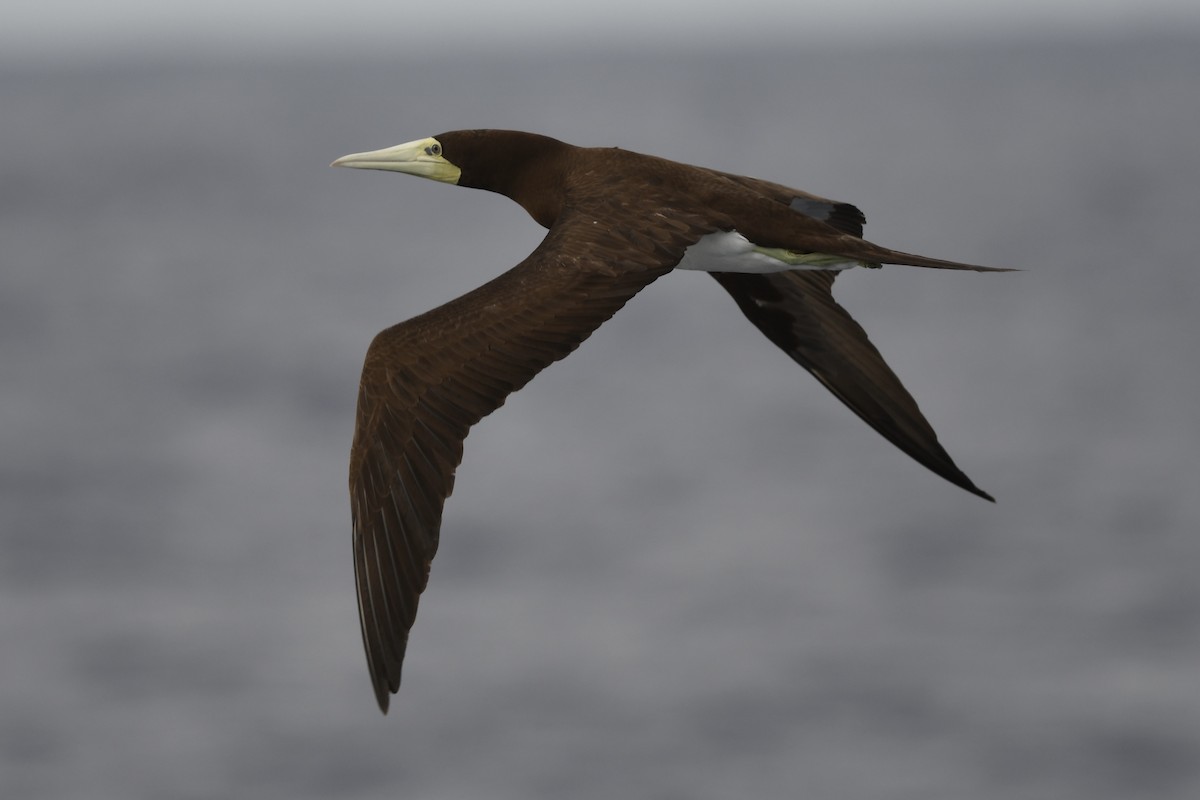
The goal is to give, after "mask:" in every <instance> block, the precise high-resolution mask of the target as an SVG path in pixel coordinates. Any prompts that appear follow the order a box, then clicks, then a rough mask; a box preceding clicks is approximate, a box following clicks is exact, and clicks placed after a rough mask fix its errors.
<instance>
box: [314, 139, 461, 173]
mask: <svg viewBox="0 0 1200 800" xmlns="http://www.w3.org/2000/svg"><path fill="white" fill-rule="evenodd" d="M330 166H331V167H354V168H355V169H382V170H387V171H389V172H406V173H408V174H409V175H419V176H421V177H422V178H429V179H430V180H434V181H442V182H443V183H458V178H459V176H460V175H461V174H462V170H460V169H459V168H458V167H456V166H455V165H454V164H452V163H451V162H449V161H447V160H446V158H445V157H444V156H443V155H442V144H441V142H439V141H438V140H437V139H433V138H429V139H418V140H417V141H415V142H405V143H404V144H398V145H396V146H395V147H388V148H385V149H383V150H372V151H370V152H367V153H351V154H350V155H348V156H342V157H341V158H339V159H338V160H337V161H334V162H333V163H332V164H330Z"/></svg>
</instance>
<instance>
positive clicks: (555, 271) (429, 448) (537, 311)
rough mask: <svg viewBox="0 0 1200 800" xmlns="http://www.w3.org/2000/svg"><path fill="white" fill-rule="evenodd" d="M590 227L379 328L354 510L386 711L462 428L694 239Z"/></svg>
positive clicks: (682, 230)
mask: <svg viewBox="0 0 1200 800" xmlns="http://www.w3.org/2000/svg"><path fill="white" fill-rule="evenodd" d="M596 219H603V216H601V215H587V216H584V215H583V214H581V213H579V212H572V211H570V210H568V211H566V212H564V214H563V217H562V218H560V220H559V221H558V222H557V223H556V224H555V225H554V226H553V227H552V228H551V230H550V232H549V233H548V234H547V235H546V238H545V239H544V240H543V241H542V243H541V244H540V245H539V246H538V248H537V249H536V250H535V251H534V252H533V253H531V254H530V256H529V257H528V258H526V259H525V260H524V261H523V262H521V263H520V264H519V265H517V266H516V267H514V268H513V269H511V270H509V271H508V272H506V273H504V274H503V275H501V276H499V277H497V278H496V279H494V280H492V281H491V282H489V283H487V284H484V285H483V286H481V287H479V288H478V289H475V290H474V291H472V292H469V293H468V294H465V295H463V296H462V297H459V298H457V299H455V300H452V301H450V302H449V303H446V304H445V305H443V306H440V307H438V308H436V309H433V310H432V311H429V312H427V313H425V314H422V315H420V316H418V317H415V318H413V319H411V320H408V321H407V322H403V323H400V324H399V325H396V326H394V327H392V328H388V329H387V330H385V331H383V332H382V333H380V334H379V335H378V336H377V337H376V338H375V340H374V341H373V342H372V343H371V346H370V348H369V350H368V351H367V356H366V363H365V364H364V366H363V374H362V381H361V383H360V386H359V396H358V414H357V421H356V426H355V432H354V442H353V446H352V448H351V455H350V499H351V513H352V516H353V526H354V569H355V579H356V582H357V585H358V602H359V614H360V620H361V623H362V633H363V644H364V646H365V647H366V651H367V662H368V665H369V668H370V672H371V681H372V683H373V685H374V688H375V696H376V699H377V700H378V701H379V706H380V708H381V709H382V710H383V711H384V712H386V711H387V706H388V695H389V692H395V691H396V690H397V689H398V688H399V685H400V667H401V663H402V661H403V659H404V651H405V647H406V644H407V641H408V632H409V629H410V628H411V627H412V624H413V620H414V619H415V616H416V611H417V600H418V597H419V596H420V594H421V592H422V591H423V590H424V589H425V586H426V583H427V581H428V578H429V567H430V563H431V561H432V559H433V556H434V553H435V552H436V551H437V546H438V531H439V528H440V525H441V519H442V506H443V504H444V502H445V499H446V497H447V496H448V495H449V494H450V491H451V489H452V488H453V485H454V471H455V468H456V467H457V466H458V464H459V462H460V461H461V460H462V453H463V439H464V438H465V437H466V435H467V432H468V430H469V429H470V427H471V426H472V425H474V424H475V423H476V422H478V421H479V420H480V419H481V418H482V417H484V416H486V415H487V414H490V413H491V412H492V411H494V410H495V409H496V408H498V407H499V406H500V405H501V404H503V403H504V400H505V398H506V397H507V396H508V395H509V394H511V393H512V392H515V391H516V390H518V389H520V388H521V387H522V386H524V385H525V384H526V383H528V382H529V381H530V380H531V379H532V378H533V376H534V375H536V374H537V373H538V372H540V371H541V370H542V369H544V368H545V367H547V366H548V365H550V364H551V363H553V362H554V361H557V360H559V359H561V358H563V357H565V356H566V355H567V354H568V353H570V352H571V351H572V350H574V349H575V348H576V347H577V346H578V345H579V343H580V342H582V341H583V340H584V339H586V338H587V337H588V336H589V335H590V334H591V333H592V331H594V330H595V329H596V328H597V327H598V326H599V325H600V324H601V323H603V322H604V321H605V320H607V319H608V318H609V317H611V316H612V315H613V314H614V313H616V311H617V310H618V309H619V308H621V306H622V305H624V304H625V302H626V301H628V300H629V299H630V298H631V297H633V295H635V294H636V293H637V292H638V291H639V290H640V289H642V288H643V287H644V286H646V285H647V284H649V283H650V282H651V281H653V280H655V279H656V278H658V277H659V276H661V275H663V274H664V273H666V272H668V271H669V270H670V268H671V267H672V266H673V265H674V264H675V263H676V262H677V261H678V260H679V258H680V255H681V254H682V252H683V250H684V248H686V246H687V245H688V244H690V243H691V242H692V241H694V240H695V238H697V237H698V236H699V235H700V233H699V232H697V231H696V230H695V229H694V228H693V221H689V220H683V219H673V220H664V219H662V218H658V219H655V220H653V221H648V222H647V224H646V225H645V226H644V227H642V228H635V229H623V230H620V231H615V230H611V229H609V228H608V227H607V226H605V225H604V224H602V223H600V222H597V221H596Z"/></svg>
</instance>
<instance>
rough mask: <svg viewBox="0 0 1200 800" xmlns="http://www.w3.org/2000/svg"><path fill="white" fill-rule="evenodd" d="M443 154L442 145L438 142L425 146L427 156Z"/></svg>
mask: <svg viewBox="0 0 1200 800" xmlns="http://www.w3.org/2000/svg"><path fill="white" fill-rule="evenodd" d="M441 154H442V146H441V145H440V144H438V143H437V142H434V143H433V144H431V145H429V147H426V148H425V155H427V156H440V155H441Z"/></svg>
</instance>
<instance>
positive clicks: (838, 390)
mask: <svg viewBox="0 0 1200 800" xmlns="http://www.w3.org/2000/svg"><path fill="white" fill-rule="evenodd" d="M835 275H836V273H832V272H815V271H803V272H801V271H791V272H776V273H771V274H767V275H758V274H744V273H732V272H714V273H712V276H713V277H714V278H716V279H717V282H718V283H720V284H721V286H723V287H724V288H725V290H726V291H727V292H729V293H730V294H731V295H732V296H733V299H734V300H735V301H736V302H737V304H738V307H739V308H741V309H742V313H744V314H745V315H746V316H747V317H748V318H749V319H750V321H751V322H753V323H754V324H755V325H756V326H757V327H758V329H759V330H761V331H762V332H763V333H764V334H765V335H766V337H767V338H768V339H770V340H771V341H772V342H774V343H775V344H776V345H778V346H779V347H780V348H781V349H782V350H783V351H784V352H785V353H787V354H788V355H789V356H791V358H792V359H793V360H795V361H796V362H797V363H799V364H800V365H801V366H802V367H804V368H805V369H807V370H808V371H809V372H811V373H812V374H813V375H814V376H815V377H816V379H817V380H819V381H820V382H821V383H822V384H824V385H825V388H827V389H829V391H831V392H833V394H834V395H835V396H836V397H837V398H838V399H839V400H841V401H842V402H843V403H845V404H846V405H847V406H849V408H850V410H852V411H853V412H854V413H855V414H858V416H859V417H861V418H862V419H863V421H864V422H866V423H867V424H868V425H870V426H871V427H872V428H874V429H875V430H877V431H878V432H879V433H881V434H882V435H883V436H884V438H886V439H887V440H888V441H889V442H891V443H892V444H894V445H896V446H897V447H899V448H900V449H901V450H903V451H904V452H905V453H907V454H908V455H910V456H912V457H913V458H914V459H916V460H917V461H918V462H920V463H921V464H924V465H925V466H926V467H928V468H929V469H931V470H933V472H935V473H937V474H938V475H940V476H942V477H943V478H945V479H946V480H948V481H950V482H951V483H953V484H954V485H956V486H960V487H962V488H963V489H966V490H967V491H968V492H971V493H972V494H975V495H978V496H979V497H982V498H984V499H986V500H993V498H992V496H991V495H989V494H987V493H986V492H984V491H983V490H982V489H980V488H979V487H977V486H976V485H975V484H974V483H972V482H971V479H970V478H968V477H967V476H966V475H965V474H964V473H963V472H962V470H960V469H959V468H958V467H957V466H955V464H954V461H953V460H951V458H950V456H949V454H948V453H946V451H945V449H943V447H942V446H941V444H940V443H939V442H938V439H937V434H936V433H934V430H933V427H932V426H930V424H929V423H928V422H927V421H926V419H925V417H924V415H923V414H922V413H921V409H920V408H918V407H917V402H916V401H915V400H914V399H913V398H912V395H910V394H909V393H908V391H907V390H906V389H905V388H904V386H903V384H901V383H900V379H899V378H897V377H896V375H895V374H894V373H893V372H892V370H891V368H890V367H888V365H887V364H886V363H885V362H884V360H883V356H881V355H880V354H879V351H878V350H876V349H875V346H874V345H872V344H871V341H870V340H869V339H868V338H867V333H866V331H864V330H863V329H862V326H860V325H859V324H858V323H857V322H855V321H854V319H853V318H851V316H850V315H849V314H848V313H847V312H846V310H845V309H843V308H842V307H841V306H840V305H838V304H837V302H836V301H835V300H834V299H833V291H832V289H833V279H834V276H835Z"/></svg>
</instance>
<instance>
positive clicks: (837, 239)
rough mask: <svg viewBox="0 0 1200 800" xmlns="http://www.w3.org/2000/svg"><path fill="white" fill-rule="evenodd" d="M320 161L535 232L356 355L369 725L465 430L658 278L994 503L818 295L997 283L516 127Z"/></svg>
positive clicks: (708, 180)
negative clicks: (480, 280)
mask: <svg viewBox="0 0 1200 800" xmlns="http://www.w3.org/2000/svg"><path fill="white" fill-rule="evenodd" d="M333 166H340V167H355V168H358V169H377V170H388V171H392V172H405V173H409V174H411V175H419V176H421V177H423V178H430V179H432V180H436V181H441V182H444V183H450V184H457V185H458V186H470V187H473V188H476V189H487V190H488V191H492V192H497V193H499V194H502V195H505V196H507V197H509V198H511V199H513V200H515V201H516V202H517V203H519V204H520V205H521V207H522V208H524V209H525V210H526V211H527V212H529V215H530V216H532V217H533V218H534V220H536V221H537V222H538V223H539V224H540V225H542V226H543V227H545V228H548V229H549V232H548V233H547V234H546V238H545V239H543V240H542V242H541V244H540V245H538V247H537V248H536V249H535V250H534V251H533V252H532V253H530V254H529V256H528V257H527V258H526V259H525V260H524V261H522V262H521V263H520V264H518V265H517V266H515V267H513V268H512V269H510V270H509V271H508V272H505V273H504V274H502V275H500V276H499V277H497V278H495V279H493V280H491V281H489V282H488V283H485V284H484V285H483V286H480V287H479V288H478V289H475V290H474V291H471V292H468V293H467V294H465V295H463V296H462V297H459V298H457V299H455V300H451V301H450V302H448V303H446V304H445V305H442V306H439V307H438V308H435V309H433V310H432V311H427V312H425V313H424V314H421V315H420V316H417V317H414V318H413V319H410V320H408V321H407V322H402V323H400V324H398V325H395V326H393V327H391V328H388V329H386V330H384V331H382V332H381V333H379V335H377V336H376V337H375V339H374V341H372V342H371V345H370V347H369V349H368V350H367V355H366V363H365V364H364V365H363V373H362V380H361V382H360V384H359V393H358V409H357V419H356V423H355V430H354V441H353V445H352V447H351V451H350V501H351V512H352V517H353V538H354V572H355V580H356V582H357V586H358V608H359V615H360V620H361V623H362V634H363V643H364V646H365V647H366V653H367V664H368V666H369V668H370V672H371V682H372V684H373V685H374V688H375V697H376V700H378V702H379V707H380V709H381V710H383V711H384V713H386V712H387V708H388V699H389V693H394V692H396V691H397V690H398V689H399V687H400V667H401V663H402V662H403V660H404V651H405V648H406V646H407V643H408V633H409V629H410V628H411V627H412V624H413V620H414V619H415V616H416V612H417V600H418V598H419V597H420V594H421V592H422V591H424V589H425V586H426V584H427V582H428V580H429V567H430V563H431V562H432V560H433V556H434V553H435V552H437V546H438V534H439V528H440V527H441V521H442V507H443V505H444V503H445V500H446V497H447V496H449V494H450V491H451V489H452V488H453V486H454V471H455V469H456V467H457V466H458V464H459V462H460V461H461V460H462V454H463V440H464V439H465V438H466V436H467V432H468V431H469V430H470V428H471V426H472V425H474V424H475V423H476V422H478V421H479V420H480V419H481V418H482V417H484V416H486V415H487V414H490V413H491V412H492V411H495V410H496V409H497V408H498V407H499V406H500V405H502V404H503V403H504V400H505V398H506V397H508V395H509V394H511V393H512V392H515V391H516V390H518V389H520V388H521V387H522V386H524V385H525V384H526V383H528V382H529V381H530V380H531V379H532V378H533V376H534V375H536V374H537V373H538V372H540V371H541V370H543V369H544V368H545V367H547V366H549V365H550V364H551V363H552V362H554V361H558V360H559V359H561V358H563V357H565V356H566V355H567V354H568V353H570V352H571V351H572V350H574V349H575V348H576V347H577V346H579V343H580V342H582V341H583V340H584V339H586V338H587V337H588V336H589V335H590V334H591V333H592V331H594V330H595V329H596V328H597V327H598V326H599V325H600V324H601V323H603V322H604V321H605V320H607V319H608V318H609V317H611V316H612V315H613V314H614V313H615V312H616V311H617V309H619V308H620V307H621V306H623V305H624V304H625V303H626V301H628V300H629V299H630V298H631V297H633V295H635V294H637V292H638V291H639V290H641V289H642V288H643V287H645V286H646V285H648V284H649V283H651V282H652V281H654V280H655V279H657V278H659V277H660V276H662V275H665V274H666V273H668V272H670V271H671V270H673V269H694V270H703V271H706V272H708V273H709V274H711V275H712V276H713V277H714V278H716V280H717V282H718V283H720V284H721V286H722V287H723V288H724V289H725V290H726V291H727V292H729V294H731V295H732V296H733V299H734V301H735V302H736V303H737V304H738V307H739V308H740V309H741V310H742V313H744V314H745V315H746V316H747V317H748V318H749V319H750V321H751V322H753V323H754V324H755V325H756V326H757V327H758V328H759V330H761V331H762V332H763V333H764V334H765V335H766V337H767V338H768V339H770V340H771V341H772V342H774V343H775V344H776V345H777V346H779V347H780V348H781V349H782V350H783V351H784V352H785V353H787V354H788V355H789V356H791V358H792V359H793V360H795V361H796V362H797V363H799V364H800V365H801V366H802V367H804V368H805V369H807V370H808V371H809V372H811V373H812V374H813V375H814V376H815V377H816V379H817V380H819V381H820V382H821V383H822V384H824V385H825V387H826V388H827V389H829V390H830V391H831V392H833V394H834V395H835V396H836V397H837V398H838V399H839V400H841V401H842V402H843V403H845V404H846V405H847V406H849V407H850V409H851V410H853V411H854V413H856V414H858V416H860V417H861V418H862V419H863V421H865V422H866V423H867V424H868V425H870V426H871V427H872V428H874V429H875V430H877V431H878V432H879V433H881V434H882V435H883V436H884V437H885V438H886V439H887V440H888V441H890V442H892V444H894V445H896V446H897V447H899V448H900V449H901V450H903V451H904V452H905V453H907V454H908V455H910V456H912V457H913V458H914V459H916V460H917V461H918V462H920V463H921V464H924V465H925V466H926V467H928V468H929V469H930V470H932V471H933V472H935V473H937V474H938V475H940V476H942V477H943V478H945V479H946V480H948V481H950V482H951V483H953V484H954V485H956V486H959V487H961V488H963V489H965V490H967V491H968V492H971V493H972V494H975V495H978V496H979V497H982V498H984V499H986V500H992V499H993V498H992V497H991V496H990V495H988V494H987V493H986V492H984V491H983V490H982V489H980V488H979V487H977V486H976V485H975V484H974V483H972V482H971V479H970V478H968V477H967V476H966V475H965V474H963V472H962V471H961V470H959V468H958V467H957V466H955V464H954V462H953V461H952V460H951V458H950V456H949V455H948V454H947V453H946V451H945V450H944V449H942V446H941V445H940V444H939V443H938V440H937V435H936V434H935V433H934V431H933V428H932V427H930V425H929V423H928V422H927V421H926V420H925V417H924V416H923V415H922V414H921V411H920V409H919V408H917V404H916V401H914V400H913V398H912V397H911V396H910V395H909V393H908V392H907V391H906V390H905V388H904V386H903V385H901V383H900V380H899V379H898V378H897V377H896V376H895V375H894V374H893V373H892V371H891V369H889V368H888V366H887V364H885V363H884V361H883V357H882V356H880V354H879V351H877V350H876V349H875V347H874V346H873V345H872V344H871V342H870V341H869V340H868V339H867V334H866V332H865V331H864V330H863V329H862V328H861V327H860V326H859V325H858V323H857V322H855V321H854V320H853V319H852V318H851V317H850V315H849V314H848V313H846V311H845V310H843V309H842V307H841V306H839V305H838V304H837V303H836V302H835V301H834V299H833V294H832V286H833V279H834V278H835V277H836V276H837V273H838V272H839V271H841V270H844V269H849V268H851V267H868V268H871V269H875V268H878V267H880V266H881V265H883V264H905V265H909V266H914V267H931V268H934V269H953V270H973V271H976V272H1007V271H1009V270H1003V269H996V268H992V267H982V266H977V265H973V264H962V263H958V262H955V261H943V260H941V259H936V258H927V257H926V256H920V255H913V254H911V253H901V252H898V251H896V250H888V249H887V248H884V247H880V246H879V245H876V244H872V243H871V242H868V241H866V240H864V239H863V238H861V237H862V226H863V223H864V222H865V218H864V217H863V214H862V212H861V211H859V210H858V209H857V208H855V207H854V206H852V205H850V204H848V203H840V202H837V201H834V200H827V199H825V198H823V197H818V196H816V195H812V194H809V193H807V192H802V191H799V190H796V189H790V188H788V187H786V186H783V185H780V184H777V183H770V182H768V181H763V180H758V179H756V178H747V177H743V176H740V175H732V174H728V173H724V172H717V171H715V170H711V169H705V168H703V167H695V166H691V165H688V164H680V163H677V162H674V161H668V160H666V159H662V158H656V157H654V156H648V155H642V154H640V153H636V152H632V151H628V150H621V149H618V148H590V147H589V148H584V147H575V146H573V145H569V144H566V143H565V142H560V141H558V140H556V139H552V138H549V137H546V136H539V135H536V134H531V133H521V132H518V131H500V130H470V131H453V132H450V133H443V134H441V135H440V136H434V137H432V138H428V139H419V140H416V141H412V142H408V143H405V144H401V145H398V146H396V147H391V148H387V149H384V150H375V151H372V152H367V153H354V154H352V155H348V156H343V157H342V158H339V159H338V160H337V161H334V162H333Z"/></svg>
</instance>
